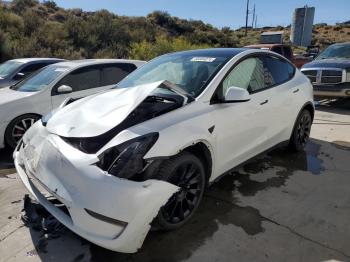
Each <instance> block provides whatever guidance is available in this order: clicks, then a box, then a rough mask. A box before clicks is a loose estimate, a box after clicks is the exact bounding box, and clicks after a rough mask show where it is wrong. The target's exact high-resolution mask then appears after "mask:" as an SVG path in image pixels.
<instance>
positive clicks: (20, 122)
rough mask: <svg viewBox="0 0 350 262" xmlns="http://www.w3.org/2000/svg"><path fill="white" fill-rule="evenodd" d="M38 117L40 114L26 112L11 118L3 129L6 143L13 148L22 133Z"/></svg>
mask: <svg viewBox="0 0 350 262" xmlns="http://www.w3.org/2000/svg"><path fill="white" fill-rule="evenodd" d="M39 119H40V116H39V115H35V114H26V115H22V116H19V117H16V118H15V119H13V120H12V121H11V122H10V124H9V125H8V126H7V128H6V131H5V141H6V144H7V145H9V146H10V147H11V148H15V147H16V146H17V143H18V142H19V141H20V140H21V139H22V137H23V135H24V133H25V132H26V131H27V130H28V129H29V128H30V127H31V126H32V125H33V124H34V123H35V122H36V121H38V120H39Z"/></svg>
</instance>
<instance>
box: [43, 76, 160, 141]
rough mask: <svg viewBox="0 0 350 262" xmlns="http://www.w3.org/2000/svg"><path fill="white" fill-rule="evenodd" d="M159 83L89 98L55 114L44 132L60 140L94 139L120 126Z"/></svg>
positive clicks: (116, 90)
mask: <svg viewBox="0 0 350 262" xmlns="http://www.w3.org/2000/svg"><path fill="white" fill-rule="evenodd" d="M162 83H163V81H159V82H154V83H151V84H146V85H140V86H135V87H130V88H116V89H112V90H108V91H106V92H103V93H99V94H97V95H93V96H89V97H86V98H83V99H81V100H78V101H76V102H74V103H72V104H69V105H67V106H66V107H64V108H62V109H61V110H59V111H58V112H56V113H55V114H54V115H53V116H52V117H51V119H50V120H49V121H48V123H47V126H46V127H47V130H48V131H49V132H51V133H53V134H56V135H59V136H63V137H94V136H99V135H101V134H104V133H105V132H107V131H109V130H110V129H112V128H113V127H115V126H117V125H118V124H120V123H121V122H122V121H123V120H124V119H125V118H126V117H127V116H128V115H129V114H130V113H131V112H132V111H133V110H134V109H135V108H136V107H137V106H138V105H139V104H140V103H141V102H142V101H143V100H145V99H146V98H147V96H149V95H150V94H151V93H152V91H153V90H155V89H156V88H157V87H158V86H159V85H161V84H162Z"/></svg>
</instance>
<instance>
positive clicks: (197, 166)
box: [152, 152, 206, 230]
mask: <svg viewBox="0 0 350 262" xmlns="http://www.w3.org/2000/svg"><path fill="white" fill-rule="evenodd" d="M154 178H156V179H159V180H163V181H167V182H169V183H172V184H174V185H176V186H178V187H180V190H179V191H178V192H176V193H175V194H174V195H173V196H172V197H171V198H170V199H169V200H168V202H167V203H166V204H165V205H164V206H163V207H162V208H161V209H160V210H159V213H158V216H157V217H156V218H155V220H154V221H153V224H152V226H153V229H161V230H174V229H177V228H179V227H181V226H182V225H183V224H185V223H186V222H187V221H188V220H189V219H190V218H191V217H192V216H193V214H194V213H195V211H196V210H197V208H198V206H199V204H200V202H201V201H202V198H203V193H204V190H205V186H206V176H205V171H204V166H203V163H202V162H201V161H200V160H199V159H198V158H197V157H196V156H194V155H193V154H191V153H188V152H182V153H180V154H179V155H177V156H175V157H172V158H170V159H168V160H165V161H164V162H163V163H162V164H161V166H160V168H159V170H158V172H157V174H156V175H155V176H154Z"/></svg>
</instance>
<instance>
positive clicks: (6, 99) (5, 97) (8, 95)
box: [0, 87, 35, 105]
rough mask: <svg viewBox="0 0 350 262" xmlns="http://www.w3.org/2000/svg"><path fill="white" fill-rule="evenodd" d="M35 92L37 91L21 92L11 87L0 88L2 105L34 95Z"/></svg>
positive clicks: (0, 103)
mask: <svg viewBox="0 0 350 262" xmlns="http://www.w3.org/2000/svg"><path fill="white" fill-rule="evenodd" d="M33 94H35V92H20V91H15V90H12V89H10V88H9V87H5V88H0V105H2V104H7V103H10V102H13V101H16V100H19V99H22V98H25V97H28V96H32V95H33Z"/></svg>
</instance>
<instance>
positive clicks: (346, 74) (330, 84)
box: [301, 42, 350, 98]
mask: <svg viewBox="0 0 350 262" xmlns="http://www.w3.org/2000/svg"><path fill="white" fill-rule="evenodd" d="M301 72H303V73H304V74H305V75H306V76H307V77H308V78H309V79H310V81H311V83H312V85H313V87H314V95H315V97H323V98H337V97H350V42H347V43H337V44H333V45H330V46H329V47H327V48H326V49H325V50H324V51H323V52H322V53H321V54H319V55H318V56H317V57H316V58H315V60H313V61H312V62H311V63H307V64H305V65H304V66H303V67H302V69H301Z"/></svg>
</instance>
